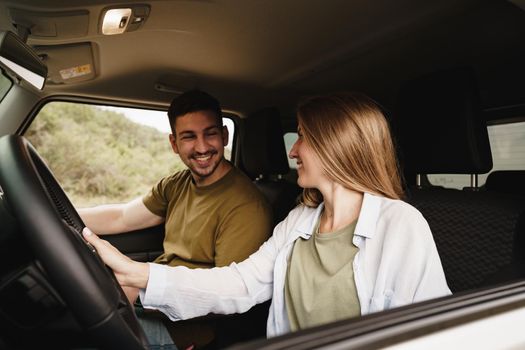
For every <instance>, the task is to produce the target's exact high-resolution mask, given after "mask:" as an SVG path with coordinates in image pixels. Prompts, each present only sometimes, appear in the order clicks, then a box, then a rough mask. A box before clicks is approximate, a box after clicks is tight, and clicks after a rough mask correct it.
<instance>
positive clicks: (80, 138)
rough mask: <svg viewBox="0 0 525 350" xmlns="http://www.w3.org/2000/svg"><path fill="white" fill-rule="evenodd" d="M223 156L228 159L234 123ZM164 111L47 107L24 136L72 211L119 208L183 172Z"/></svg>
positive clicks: (229, 123) (226, 121) (53, 104)
mask: <svg viewBox="0 0 525 350" xmlns="http://www.w3.org/2000/svg"><path fill="white" fill-rule="evenodd" d="M224 124H225V125H226V126H227V127H228V130H229V131H230V141H229V145H228V146H227V148H226V150H225V156H226V157H227V158H228V159H230V157H231V144H232V142H231V141H232V140H233V137H234V133H235V130H234V124H233V121H232V120H231V119H230V118H224ZM170 132H171V131H170V127H169V122H168V118H167V115H166V112H165V111H155V110H145V109H136V108H122V107H111V106H101V105H87V104H80V103H71V102H50V103H48V104H46V105H45V106H44V107H43V108H42V109H41V110H40V112H39V113H38V115H37V116H36V117H35V119H34V120H33V122H32V123H31V125H30V127H29V128H28V130H27V132H26V133H25V136H26V137H27V138H28V139H29V141H30V142H31V143H32V144H33V146H34V147H35V148H36V149H37V151H38V152H39V154H40V155H41V156H42V157H43V158H44V159H45V160H46V162H47V163H48V166H49V167H50V168H51V170H52V171H53V173H54V175H55V177H56V178H57V179H58V181H59V182H60V184H61V185H62V187H63V188H64V190H65V191H66V193H67V194H68V196H69V198H70V200H71V201H72V202H73V204H74V205H75V206H77V207H85V206H92V205H97V204H103V203H121V202H126V201H129V200H131V199H133V198H135V197H137V196H142V195H144V194H145V193H146V192H147V191H148V190H149V189H150V188H151V187H152V186H153V185H154V184H155V183H156V182H157V181H158V180H160V179H161V178H163V177H164V176H166V175H169V174H171V173H173V172H175V171H178V170H182V169H185V168H186V166H185V165H184V164H183V163H182V161H181V160H180V158H179V157H178V155H176V154H174V153H173V150H172V149H171V146H170V144H169V141H168V135H169V133H170Z"/></svg>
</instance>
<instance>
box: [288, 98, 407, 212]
mask: <svg viewBox="0 0 525 350" xmlns="http://www.w3.org/2000/svg"><path fill="white" fill-rule="evenodd" d="M297 119H298V123H299V126H300V127H301V129H302V134H303V138H304V140H305V142H306V143H307V144H308V145H309V146H310V147H311V149H312V150H313V151H314V152H315V153H316V155H317V156H318V158H319V159H320V160H321V166H322V169H323V171H324V172H325V173H326V175H327V176H328V177H329V178H330V179H331V180H333V181H335V182H337V183H339V184H341V185H343V186H344V187H346V188H349V189H352V190H355V191H359V192H369V193H373V194H377V195H381V196H384V197H388V198H392V199H400V198H402V197H403V187H402V185H401V178H400V175H399V168H398V162H397V158H396V154H395V148H394V143H393V140H392V136H391V134H390V129H389V126H388V122H387V120H386V118H385V117H384V115H383V113H382V112H381V110H380V108H379V106H378V105H377V104H376V103H375V102H374V101H373V100H372V99H370V98H369V97H367V96H365V95H363V94H359V93H355V92H346V93H336V94H331V95H325V96H315V97H311V98H309V99H307V100H306V101H304V102H303V103H301V104H300V105H299V106H298V109H297ZM322 201H323V196H322V195H321V192H319V190H317V189H314V188H305V189H304V190H303V195H302V199H301V202H302V203H303V204H305V205H307V206H309V207H317V206H318V205H319V204H320V203H321V202H322Z"/></svg>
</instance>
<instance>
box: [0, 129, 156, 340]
mask: <svg viewBox="0 0 525 350" xmlns="http://www.w3.org/2000/svg"><path fill="white" fill-rule="evenodd" d="M0 186H1V188H2V189H3V191H4V196H5V198H6V200H7V202H8V204H9V207H10V208H11V210H12V214H13V216H14V217H15V218H16V219H17V221H18V223H19V224H20V227H21V228H22V231H23V234H24V235H25V239H26V242H27V243H28V244H29V246H30V248H31V249H32V251H33V252H34V254H35V257H36V259H37V260H38V262H39V263H40V265H41V266H42V268H43V269H44V271H45V274H46V276H47V278H48V279H49V281H50V282H51V284H52V286H53V287H54V288H55V289H56V291H57V292H58V293H59V294H60V296H61V297H62V299H63V300H64V302H65V303H66V304H67V306H68V307H69V309H70V310H71V313H72V314H73V316H74V317H75V318H76V320H77V322H78V323H79V325H80V326H81V327H82V328H83V329H84V330H85V331H86V332H88V334H89V335H90V337H91V339H93V340H94V341H95V343H96V344H97V345H99V346H101V347H103V348H108V349H109V348H114V349H115V348H121V349H145V348H147V341H146V337H145V335H144V332H143V331H142V328H141V327H140V325H139V323H138V320H137V317H136V315H135V312H134V310H133V308H132V306H131V305H130V303H129V302H128V299H127V298H126V296H125V294H124V292H123V291H122V288H121V287H120V285H119V284H118V282H117V280H116V278H115V276H114V274H113V273H112V272H111V271H110V270H109V269H108V268H107V267H106V266H105V265H104V263H103V262H102V260H101V259H100V258H99V256H98V255H97V254H96V252H95V250H94V249H93V248H92V247H91V246H90V245H88V244H87V243H86V242H85V240H84V239H83V238H82V235H81V232H82V229H83V228H84V227H85V225H84V223H83V222H82V219H81V218H80V216H79V215H78V213H77V211H76V210H75V208H74V206H73V205H72V204H71V202H70V201H69V199H68V198H67V196H66V194H65V193H64V191H63V190H62V188H61V187H60V185H59V184H58V182H57V180H56V179H55V177H54V176H53V174H52V173H51V171H50V170H49V168H48V167H47V165H46V164H45V162H44V161H43V160H42V158H41V157H40V156H39V155H38V153H37V152H36V150H35V149H34V147H33V146H32V145H31V144H30V142H29V141H27V139H25V138H24V137H22V136H17V135H6V136H3V137H1V138H0Z"/></svg>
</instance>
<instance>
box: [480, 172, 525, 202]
mask: <svg viewBox="0 0 525 350" xmlns="http://www.w3.org/2000/svg"><path fill="white" fill-rule="evenodd" d="M485 189H486V190H487V191H491V192H499V193H508V194H513V195H517V196H524V197H525V170H496V171H493V172H491V173H490V174H489V176H488V177H487V181H486V182H485Z"/></svg>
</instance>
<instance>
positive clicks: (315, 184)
mask: <svg viewBox="0 0 525 350" xmlns="http://www.w3.org/2000/svg"><path fill="white" fill-rule="evenodd" d="M297 136H298V138H297V141H295V143H294V145H293V146H292V149H291V150H290V154H289V155H288V156H289V157H290V158H292V159H295V160H296V161H297V175H298V178H297V184H298V185H299V186H301V187H302V188H317V189H319V185H320V183H321V181H322V180H324V179H325V175H324V173H323V170H322V165H321V161H320V160H319V158H318V157H317V155H316V154H315V152H314V151H313V150H312V149H311V148H310V146H309V145H308V143H307V142H306V141H305V140H304V139H303V135H302V128H301V125H299V127H298V128H297Z"/></svg>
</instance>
